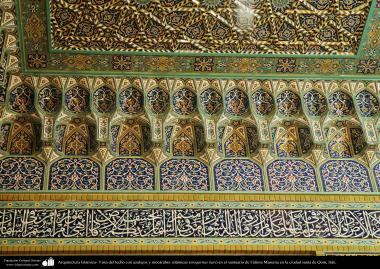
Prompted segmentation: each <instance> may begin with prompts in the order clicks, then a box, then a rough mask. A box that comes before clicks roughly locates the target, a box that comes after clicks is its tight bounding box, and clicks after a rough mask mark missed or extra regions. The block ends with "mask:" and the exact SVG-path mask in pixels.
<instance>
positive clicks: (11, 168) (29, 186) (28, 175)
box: [0, 157, 45, 191]
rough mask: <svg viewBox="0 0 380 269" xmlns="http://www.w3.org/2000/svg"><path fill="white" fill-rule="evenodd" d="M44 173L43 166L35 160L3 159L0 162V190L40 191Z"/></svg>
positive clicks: (25, 158)
mask: <svg viewBox="0 0 380 269" xmlns="http://www.w3.org/2000/svg"><path fill="white" fill-rule="evenodd" d="M44 172H45V168H44V164H43V163H42V162H40V161H38V160H37V159H35V158H27V157H7V158H4V159H2V160H0V190H3V191H5V190H6V191H19V190H42V186H43V181H44Z"/></svg>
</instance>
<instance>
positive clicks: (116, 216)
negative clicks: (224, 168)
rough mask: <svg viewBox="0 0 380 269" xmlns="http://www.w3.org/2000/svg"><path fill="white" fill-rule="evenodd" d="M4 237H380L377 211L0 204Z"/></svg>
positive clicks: (1, 228) (1, 232) (0, 227)
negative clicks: (23, 206)
mask: <svg viewBox="0 0 380 269" xmlns="http://www.w3.org/2000/svg"><path fill="white" fill-rule="evenodd" d="M0 237H2V238H81V237H83V238H123V237H127V238H159V237H163V238H165V237H167V238H176V237H177V238H184V237H195V238H216V237H225V238H359V239H378V238H380V211H375V210H285V209H284V210H263V209H260V210H249V209H1V210H0Z"/></svg>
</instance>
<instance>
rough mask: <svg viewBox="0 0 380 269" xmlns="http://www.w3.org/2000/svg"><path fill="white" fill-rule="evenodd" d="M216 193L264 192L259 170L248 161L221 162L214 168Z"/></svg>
mask: <svg viewBox="0 0 380 269" xmlns="http://www.w3.org/2000/svg"><path fill="white" fill-rule="evenodd" d="M214 181H215V189H216V190H217V191H264V183H263V176H262V172H261V168H260V166H259V165H257V164H256V163H254V162H252V161H250V160H244V159H236V160H223V161H221V162H219V163H217V164H216V165H215V166H214Z"/></svg>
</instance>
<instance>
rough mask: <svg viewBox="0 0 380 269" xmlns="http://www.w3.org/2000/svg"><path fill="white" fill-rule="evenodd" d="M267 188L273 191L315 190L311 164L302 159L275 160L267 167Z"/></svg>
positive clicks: (316, 186) (315, 182)
mask: <svg viewBox="0 0 380 269" xmlns="http://www.w3.org/2000/svg"><path fill="white" fill-rule="evenodd" d="M267 173H268V181H269V189H270V190H271V191H275V192H317V191H318V185H317V180H316V174H315V170H314V168H313V166H311V165H310V164H308V163H306V162H305V161H302V160H276V161H274V162H272V163H271V164H269V165H268V167H267Z"/></svg>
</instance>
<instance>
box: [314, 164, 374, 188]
mask: <svg viewBox="0 0 380 269" xmlns="http://www.w3.org/2000/svg"><path fill="white" fill-rule="evenodd" d="M320 171H321V179H322V182H323V187H324V189H325V191H326V192H372V186H371V181H370V178H369V174H368V170H367V168H366V167H365V166H364V165H362V164H360V163H358V162H355V161H351V160H344V161H343V160H330V161H327V162H326V163H324V164H323V165H322V166H321V169H320Z"/></svg>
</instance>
